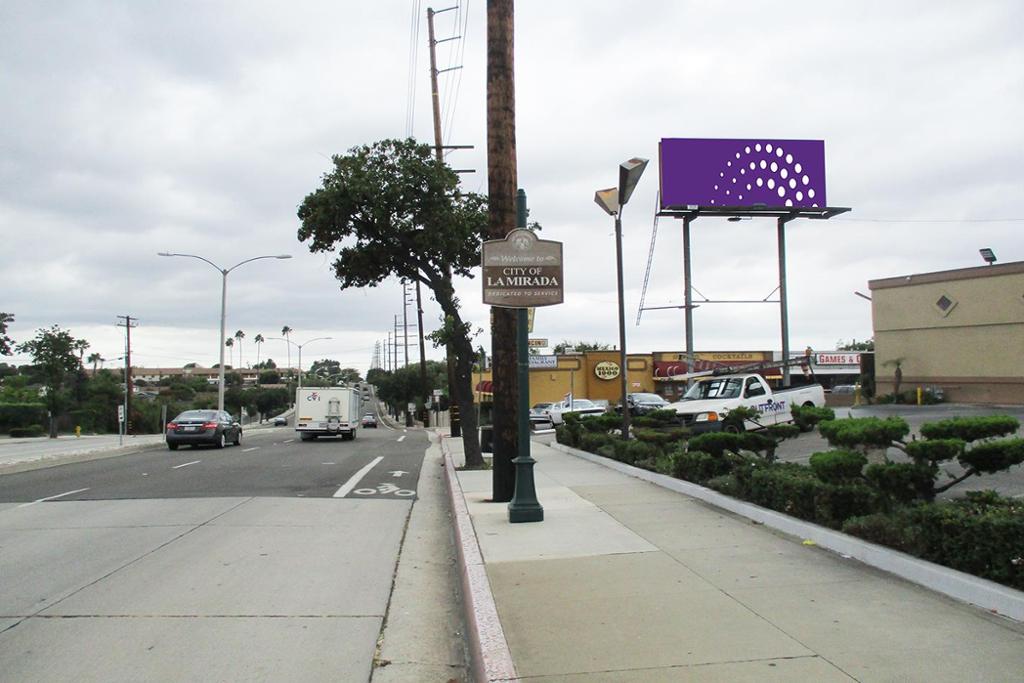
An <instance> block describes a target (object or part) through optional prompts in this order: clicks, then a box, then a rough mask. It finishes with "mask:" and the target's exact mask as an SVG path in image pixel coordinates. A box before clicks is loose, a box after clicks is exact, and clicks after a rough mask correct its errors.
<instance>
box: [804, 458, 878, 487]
mask: <svg viewBox="0 0 1024 683" xmlns="http://www.w3.org/2000/svg"><path fill="white" fill-rule="evenodd" d="M866 464H868V459H867V458H866V457H864V455H863V454H862V453H856V452H854V451H843V450H839V451H825V452H823V453H815V454H814V455H812V456H811V459H810V465H811V469H812V470H813V471H814V473H815V474H816V475H817V476H818V478H819V479H821V480H822V481H824V482H827V483H829V484H841V483H843V482H848V481H851V480H854V479H858V478H860V476H861V471H862V470H863V469H864V465H866Z"/></svg>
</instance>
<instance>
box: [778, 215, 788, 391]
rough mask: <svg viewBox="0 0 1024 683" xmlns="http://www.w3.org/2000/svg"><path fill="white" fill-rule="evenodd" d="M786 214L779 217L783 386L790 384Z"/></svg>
mask: <svg viewBox="0 0 1024 683" xmlns="http://www.w3.org/2000/svg"><path fill="white" fill-rule="evenodd" d="M789 220H791V219H790V218H787V217H785V216H779V217H778V219H777V228H776V229H777V231H778V240H779V319H780V322H781V328H782V386H783V387H788V386H789V385H790V376H789V364H788V362H787V361H789V308H788V301H787V297H786V222H787V221H789Z"/></svg>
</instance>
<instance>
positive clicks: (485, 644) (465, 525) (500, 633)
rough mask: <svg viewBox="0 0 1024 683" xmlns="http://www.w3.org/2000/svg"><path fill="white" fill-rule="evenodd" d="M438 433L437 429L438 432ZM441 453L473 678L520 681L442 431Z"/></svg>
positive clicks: (482, 681)
mask: <svg viewBox="0 0 1024 683" xmlns="http://www.w3.org/2000/svg"><path fill="white" fill-rule="evenodd" d="M435 433H436V432H435ZM438 438H439V439H440V445H441V454H442V456H443V457H444V474H445V482H446V483H447V484H448V487H447V488H448V497H449V500H450V501H451V504H452V513H453V514H454V517H455V550H456V552H457V553H458V556H459V569H460V572H459V573H460V577H459V578H460V579H461V583H462V599H463V607H464V611H465V617H466V627H467V628H466V631H467V638H468V640H469V653H470V670H471V671H472V673H473V679H474V680H475V681H478V682H479V683H491V682H492V681H518V680H519V677H518V676H517V675H516V668H515V664H514V663H513V662H512V652H511V651H510V650H509V647H508V641H507V640H505V631H504V630H503V629H502V628H501V620H500V619H499V618H498V608H497V606H496V605H495V604H494V595H493V594H492V593H491V583H490V581H488V579H487V570H486V569H485V568H484V560H483V555H481V553H480V546H479V545H478V544H477V540H476V532H475V531H474V530H473V520H472V518H470V516H469V508H468V507H467V506H466V497H465V494H463V492H462V486H461V485H460V484H459V478H458V475H456V474H455V462H454V461H453V460H452V456H451V452H450V451H449V450H448V444H447V442H446V441H445V439H448V438H451V437H449V436H447V435H445V434H438Z"/></svg>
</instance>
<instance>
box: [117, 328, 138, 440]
mask: <svg viewBox="0 0 1024 683" xmlns="http://www.w3.org/2000/svg"><path fill="white" fill-rule="evenodd" d="M117 317H118V318H119V319H120V320H123V321H124V322H123V323H118V324H117V326H118V327H123V328H124V333H125V345H124V433H125V434H130V433H131V432H130V431H129V428H130V427H131V424H132V389H133V387H132V328H133V327H137V326H138V324H139V322H138V320H133V319H132V317H131V316H130V315H119V316H117Z"/></svg>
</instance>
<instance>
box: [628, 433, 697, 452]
mask: <svg viewBox="0 0 1024 683" xmlns="http://www.w3.org/2000/svg"><path fill="white" fill-rule="evenodd" d="M688 435H689V432H688V431H687V430H685V429H671V430H657V429H634V430H633V437H634V438H636V439H637V441H645V442H647V443H651V444H654V445H655V446H660V447H661V448H662V449H664V448H665V447H667V446H669V445H670V444H673V443H677V442H679V441H683V440H684V439H685V438H686V437H687V436H688Z"/></svg>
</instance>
